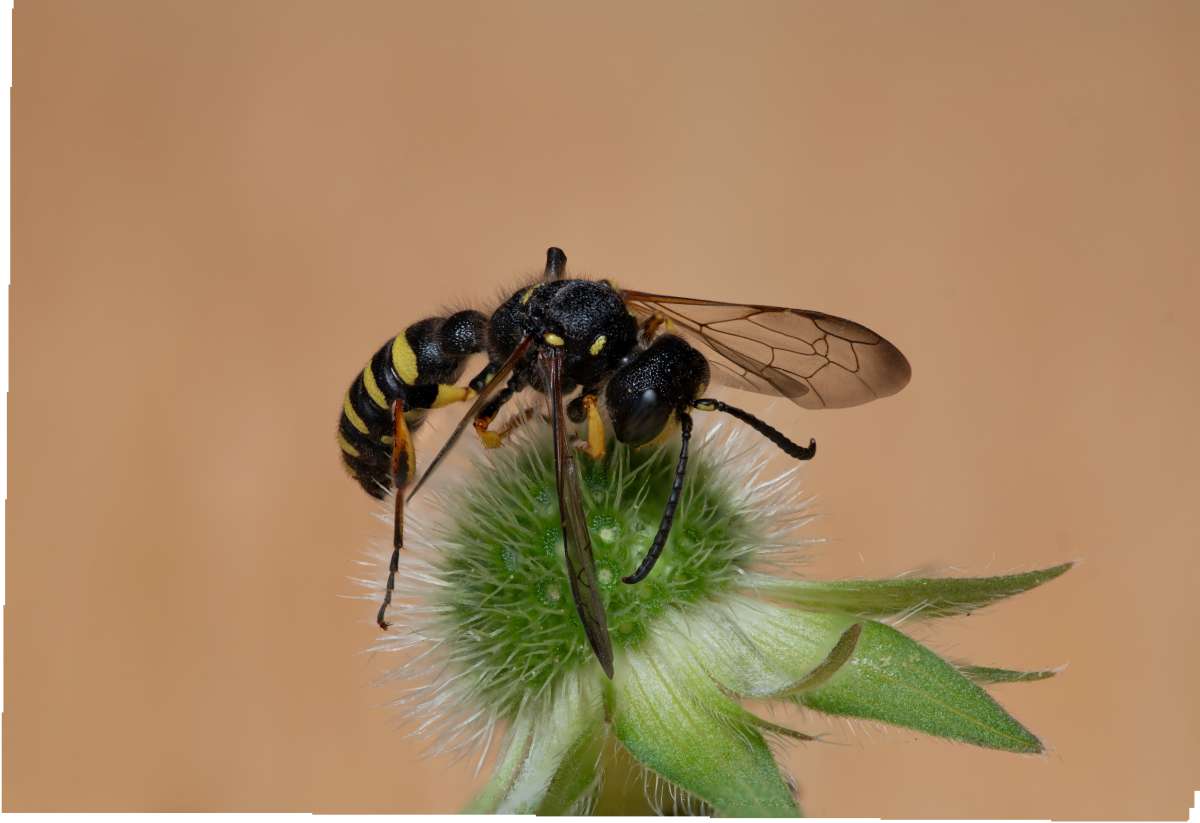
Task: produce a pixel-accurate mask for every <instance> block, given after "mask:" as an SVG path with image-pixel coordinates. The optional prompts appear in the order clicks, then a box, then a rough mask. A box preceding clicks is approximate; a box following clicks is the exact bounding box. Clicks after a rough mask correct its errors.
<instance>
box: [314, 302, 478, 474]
mask: <svg viewBox="0 0 1200 823" xmlns="http://www.w3.org/2000/svg"><path fill="white" fill-rule="evenodd" d="M485 324H486V319H485V318H484V316H483V315H482V314H480V313H479V312H477V311H462V312H458V313H456V314H453V315H451V316H450V317H448V318H442V317H429V318H426V319H424V320H420V321H418V322H416V323H413V324H412V325H411V326H409V327H408V328H407V329H405V330H404V331H403V332H402V333H401V334H398V335H396V336H395V337H393V338H392V339H391V340H388V341H387V342H386V343H384V344H383V345H382V346H380V347H379V350H378V351H376V352H375V354H374V356H372V357H371V359H370V361H369V362H368V363H367V365H366V366H365V367H364V368H363V370H362V371H361V372H360V373H359V374H358V376H357V377H355V378H354V382H352V383H351V384H350V388H349V389H348V390H347V391H346V396H345V399H344V400H343V402H342V415H341V418H340V420H339V421H338V438H337V439H338V445H339V446H340V447H341V450H342V461H343V462H344V463H345V464H346V468H347V469H348V470H349V472H350V474H351V475H352V476H353V477H354V479H355V480H357V481H358V482H359V485H361V486H362V487H363V489H364V490H365V491H366V492H367V493H368V494H370V495H371V496H373V497H383V496H384V495H385V494H387V492H388V490H389V489H390V488H391V487H392V482H393V480H398V481H399V482H401V483H403V482H405V481H406V480H407V479H408V478H407V477H400V478H393V476H392V446H393V437H394V432H395V422H396V421H395V419H394V417H393V408H394V407H395V405H396V403H397V401H400V403H401V407H402V408H403V409H404V417H405V422H406V423H407V425H408V429H409V430H410V431H413V430H415V429H417V428H419V427H420V425H421V423H422V422H424V419H425V410H426V409H429V408H432V407H434V406H435V405H438V404H439V401H440V397H439V393H440V389H439V386H441V385H443V384H448V383H453V382H454V381H455V380H457V379H458V378H459V377H460V376H461V374H462V370H463V366H464V365H465V363H466V358H467V357H468V356H469V355H471V354H474V353H475V352H479V351H482V350H483V346H484V333H485V332H484V329H485ZM399 470H400V471H401V472H405V473H407V471H408V464H407V462H406V461H403V460H401V461H399Z"/></svg>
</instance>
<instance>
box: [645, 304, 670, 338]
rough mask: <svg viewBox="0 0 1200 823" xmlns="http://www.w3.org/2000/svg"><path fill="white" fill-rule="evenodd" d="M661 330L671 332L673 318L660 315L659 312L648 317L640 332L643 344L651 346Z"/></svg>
mask: <svg viewBox="0 0 1200 823" xmlns="http://www.w3.org/2000/svg"><path fill="white" fill-rule="evenodd" d="M660 329H666V330H667V331H670V330H671V318H669V317H667V316H666V315H665V314H660V313H659V312H655V313H654V314H652V315H650V316H649V317H647V318H646V320H645V322H643V323H642V328H641V330H640V332H639V333H640V335H641V339H642V343H643V344H649V343H650V341H651V340H653V339H654V338H655V336H656V335H657V334H658V332H659V330H660Z"/></svg>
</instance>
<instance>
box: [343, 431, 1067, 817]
mask: <svg viewBox="0 0 1200 823" xmlns="http://www.w3.org/2000/svg"><path fill="white" fill-rule="evenodd" d="M701 439H702V441H703V442H700V443H698V444H697V447H696V448H695V457H694V458H693V461H692V464H691V466H690V468H689V474H688V477H687V481H686V485H685V487H684V493H683V497H682V500H681V503H680V506H679V509H678V512H677V515H676V521H675V525H674V528H673V529H672V532H671V537H670V540H669V541H668V543H667V546H666V549H665V551H664V552H663V555H662V558H661V560H660V561H659V563H658V565H657V566H656V567H655V569H654V571H653V572H652V573H651V574H650V576H649V577H648V578H647V579H646V580H644V581H642V582H641V583H637V584H635V585H628V584H625V583H623V582H622V581H621V578H622V577H623V576H625V575H627V574H629V573H630V572H631V571H632V570H633V569H635V568H636V567H637V565H638V563H639V561H640V560H641V558H642V556H643V554H644V553H645V551H646V548H647V547H648V546H649V544H650V541H651V539H652V537H653V535H654V532H655V530H656V529H657V527H658V521H659V518H660V516H661V513H662V511H663V507H664V505H665V501H666V498H667V495H668V493H669V491H670V487H671V481H672V477H673V470H674V466H675V449H674V448H672V447H671V446H670V445H665V446H664V445H660V446H652V447H646V448H640V449H631V448H628V447H625V446H623V445H621V444H619V443H615V442H610V445H609V449H608V454H607V456H606V457H605V458H604V459H602V460H599V461H592V460H590V459H589V458H587V457H586V456H584V455H582V454H581V455H579V456H577V460H578V461H579V465H580V469H581V476H582V479H583V487H584V502H585V507H586V511H587V512H588V521H589V522H588V526H589V530H590V534H591V540H592V548H593V553H594V556H595V564H596V571H597V578H598V580H599V583H600V587H601V589H602V597H603V600H604V605H605V609H606V611H607V615H608V623H609V629H610V633H611V637H612V643H613V649H614V663H615V672H616V673H615V676H614V678H613V680H612V681H609V680H608V679H607V678H606V677H605V675H604V673H603V671H602V670H601V668H600V666H599V664H598V663H597V661H596V660H595V658H594V656H593V654H592V652H591V649H590V647H589V645H588V642H587V639H586V637H585V635H584V632H583V628H582V626H581V624H580V622H579V618H578V616H577V614H576V610H575V606H574V604H573V602H572V599H571V591H570V587H569V585H568V581H567V578H566V572H565V568H564V562H563V546H562V528H561V524H560V521H559V512H558V502H557V497H556V494H555V478H554V460H553V453H552V448H551V444H550V438H549V436H548V435H547V433H546V432H545V431H544V430H543V429H540V428H539V427H530V430H529V431H527V432H525V433H524V434H522V435H521V436H519V437H516V438H514V439H513V440H512V441H510V442H509V443H507V444H506V445H505V447H504V448H501V449H498V450H495V451H492V452H487V453H486V454H485V455H478V454H477V456H476V457H475V458H474V460H473V465H472V466H471V467H470V468H469V469H466V470H465V471H464V472H461V473H460V475H459V478H458V479H456V480H451V481H450V483H449V484H448V485H442V486H441V487H439V488H437V489H435V490H434V493H433V495H432V497H433V498H434V499H433V504H434V505H432V506H426V507H425V508H424V509H421V508H420V507H418V508H417V510H416V511H414V514H415V515H416V516H415V517H413V518H412V519H411V520H410V523H412V524H413V526H414V528H413V529H411V531H410V534H412V536H413V539H411V540H410V543H409V547H408V548H406V551H405V552H403V553H402V555H401V563H400V571H399V575H398V578H397V588H396V597H395V601H394V607H393V616H394V618H395V620H396V625H395V626H394V628H393V630H392V632H390V633H389V634H387V635H385V636H384V637H383V638H382V639H381V640H380V641H379V642H378V643H377V645H376V647H375V648H376V649H378V650H385V651H395V652H401V653H403V654H404V656H405V658H406V659H405V662H404V663H403V665H402V666H401V667H400V668H399V669H397V670H396V671H395V672H394V673H393V674H392V675H390V676H389V678H388V679H389V680H392V679H406V680H409V681H411V683H412V687H411V688H410V689H409V690H408V691H407V692H406V693H404V695H403V696H402V697H401V698H399V699H398V700H397V703H398V704H399V705H401V706H403V707H404V708H405V709H406V710H408V711H409V712H411V713H412V715H413V717H414V721H415V728H416V731H417V732H418V733H421V734H426V735H430V736H431V737H433V738H434V739H435V740H436V741H437V742H436V746H435V748H437V749H438V750H442V751H447V750H467V749H470V748H473V747H479V748H481V749H484V750H486V747H487V746H488V744H490V742H491V741H493V740H494V739H495V738H496V737H497V731H498V730H499V729H501V728H503V729H504V735H503V742H502V744H501V752H500V755H499V758H498V760H497V762H496V764H495V767H494V773H493V775H492V778H491V780H490V782H489V783H488V785H487V787H486V788H485V789H484V790H483V792H482V793H481V794H480V795H479V796H478V797H477V798H476V799H475V801H474V802H473V803H472V804H471V806H470V807H469V809H470V810H471V811H477V812H493V811H499V812H513V813H523V812H536V813H540V814H564V813H578V812H581V811H591V810H594V809H596V808H597V804H599V807H601V808H603V807H604V805H605V801H604V798H606V797H608V796H609V793H607V792H606V791H605V786H604V783H605V774H606V773H611V772H614V770H616V771H620V772H621V773H622V774H625V772H626V771H627V770H628V769H633V770H634V771H635V772H639V773H640V774H641V775H643V776H644V777H645V778H646V785H647V787H648V791H647V794H648V796H649V797H650V798H651V800H652V805H653V806H654V808H657V809H659V810H664V811H675V812H678V811H705V812H716V813H720V814H722V815H739V816H756V815H770V816H783V815H795V814H798V813H799V809H798V807H797V805H796V802H795V800H794V797H793V791H792V783H791V782H790V780H789V779H787V778H786V777H785V776H784V774H783V773H782V772H781V771H780V769H779V766H778V764H777V763H776V760H775V758H774V757H773V754H772V751H771V749H770V748H769V746H768V740H772V741H774V740H784V739H799V740H812V739H813V738H811V737H809V736H808V735H805V734H803V733H801V732H798V731H794V730H791V729H788V728H784V727H782V726H779V725H777V724H775V723H773V722H770V721H767V720H764V719H762V718H760V717H758V716H757V715H755V714H753V713H751V712H750V711H748V710H747V709H746V708H745V707H744V706H743V705H742V703H741V702H740V698H758V699H770V700H778V701H783V702H789V703H796V704H800V705H803V706H806V707H808V708H810V709H814V710H817V711H821V712H827V713H830V714H837V715H844V716H851V717H860V718H868V719H871V720H876V721H881V722H884V723H890V724H895V725H900V726H905V727H908V728H912V729H917V730H920V731H923V732H926V733H928V734H932V735H937V736H941V737H946V738H951V739H954V740H959V741H963V742H968V743H973V744H976V745H979V746H986V747H990V748H996V749H1006V750H1009V751H1014V752H1040V751H1041V750H1042V744H1041V742H1040V741H1039V740H1038V739H1037V738H1036V737H1034V736H1033V735H1032V734H1031V733H1030V732H1029V731H1027V730H1026V729H1025V728H1024V727H1023V726H1022V725H1021V724H1019V723H1018V722H1017V721H1016V720H1014V719H1013V718H1012V717H1011V716H1010V715H1008V714H1007V713H1006V712H1005V711H1004V710H1003V709H1002V708H1001V707H1000V706H999V705H998V704H997V703H996V702H995V701H994V700H993V699H992V698H991V697H990V696H988V694H987V693H986V692H984V691H983V690H982V689H981V688H980V686H979V685H977V684H978V683H987V682H1001V681H1004V682H1011V681H1013V680H1032V679H1038V678H1039V677H1044V676H1049V674H1051V673H1052V672H1049V671H1041V672H1033V673H1021V672H1012V671H1008V670H1004V669H994V668H985V667H962V668H960V667H957V666H955V665H952V664H950V663H948V662H946V661H944V660H942V659H941V658H940V657H938V656H937V655H936V654H934V653H933V652H931V651H930V650H929V649H927V648H925V647H924V646H922V645H920V644H918V643H917V642H915V641H913V640H912V639H910V638H908V637H907V636H906V635H904V634H903V633H901V632H900V631H898V630H896V629H895V628H893V627H891V626H889V625H887V624H886V623H885V622H879V621H881V620H886V619H887V618H888V617H892V616H896V615H904V616H906V617H908V618H910V619H911V618H913V617H917V618H919V617H941V616H945V615H950V614H958V613H962V612H966V611H969V610H971V609H975V608H980V607H982V606H985V605H987V604H988V603H990V602H993V601H995V600H997V599H1000V598H1002V597H1007V596H1010V595H1013V594H1017V593H1019V592H1021V591H1025V590H1027V589H1029V588H1032V587H1034V586H1036V585H1040V584H1041V583H1044V582H1046V581H1048V580H1050V579H1052V578H1053V577H1056V576H1058V575H1059V574H1062V573H1063V572H1064V571H1066V569H1067V568H1068V567H1069V564H1067V565H1062V566H1056V567H1053V568H1051V569H1046V570H1044V571H1040V572H1032V573H1028V574H1024V575H1009V576H1004V577H990V578H972V579H966V580H952V579H911V578H904V579H899V580H878V581H843V582H818V581H811V580H799V579H794V578H791V577H785V576H780V572H781V571H786V570H787V567H788V561H789V559H791V558H793V557H794V556H795V554H796V552H797V550H798V549H800V548H803V547H804V546H805V545H808V544H811V543H812V542H814V541H813V540H812V539H809V538H803V537H799V536H798V535H797V531H798V529H799V528H800V527H802V526H803V525H805V524H806V523H807V522H808V520H809V519H810V515H809V513H808V511H807V510H806V506H805V500H804V499H803V497H802V496H801V494H800V492H799V489H798V488H797V476H796V469H792V470H791V471H788V472H785V473H783V474H781V475H776V476H774V477H771V476H768V474H767V472H766V464H767V460H768V458H770V457H772V456H773V452H771V451H770V449H769V445H767V444H765V443H764V441H761V440H758V439H756V438H755V436H753V434H749V435H748V434H747V433H745V432H744V431H743V430H738V429H734V430H732V431H730V430H729V429H727V428H725V427H724V426H722V425H720V424H718V425H717V426H714V427H712V428H710V429H709V430H708V431H707V433H706V434H705V435H704V436H703V438H701ZM768 572H770V573H768ZM380 580H382V575H379V576H378V578H377V579H371V580H369V581H364V582H365V583H366V584H367V585H368V586H370V587H371V588H372V590H373V596H376V595H377V593H378V590H379V581H380ZM480 762H482V758H481V760H480ZM622 779H624V778H623V777H622ZM607 810H608V811H618V812H619V811H637V810H636V809H628V808H614V809H607Z"/></svg>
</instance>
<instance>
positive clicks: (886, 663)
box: [795, 621, 1042, 752]
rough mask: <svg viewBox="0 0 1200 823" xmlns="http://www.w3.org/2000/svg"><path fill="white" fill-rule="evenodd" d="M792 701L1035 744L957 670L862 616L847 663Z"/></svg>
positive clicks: (999, 743)
mask: <svg viewBox="0 0 1200 823" xmlns="http://www.w3.org/2000/svg"><path fill="white" fill-rule="evenodd" d="M795 700H796V701H797V702H799V703H801V704H802V705H804V706H808V707H809V708H812V709H816V710H817V711H822V712H825V713H827V714H836V715H848V716H851V717H863V718H868V719H871V720H879V721H882V722H884V723H892V724H894V725H897V726H905V727H908V728H910V729H916V730H917V731H922V732H926V733H927V734H932V735H937V736H938V737H946V738H950V739H952V740H960V741H962V742H964V743H973V744H975V745H977V746H985V747H987V748H992V749H1004V750H1006V751H1013V752H1040V751H1042V744H1041V741H1039V740H1038V739H1037V738H1036V737H1034V736H1033V734H1031V733H1030V732H1029V731H1028V730H1027V729H1026V728H1025V727H1024V726H1022V725H1021V724H1020V723H1018V722H1017V721H1016V720H1014V719H1013V718H1012V716H1010V715H1009V714H1008V713H1007V712H1006V711H1004V709H1002V708H1001V707H1000V704H998V703H997V702H996V701H995V700H993V699H992V697H991V696H990V695H988V693H987V692H985V691H984V690H983V689H981V688H979V686H977V685H975V684H974V683H972V682H971V681H970V680H968V679H967V678H966V677H965V676H963V674H962V673H960V672H959V670H958V669H957V668H955V667H954V666H952V665H950V664H949V663H947V662H946V661H944V660H942V659H941V658H940V657H938V656H937V655H936V654H934V653H933V652H931V651H930V650H929V649H927V648H925V647H924V646H922V645H921V644H920V643H917V642H916V641H914V640H912V639H911V638H909V637H907V636H905V635H904V634H901V633H900V632H898V631H896V630H895V629H893V628H891V627H890V626H885V625H883V624H882V623H876V622H874V621H868V622H865V623H864V624H863V632H862V636H861V637H860V638H859V641H858V647H857V648H856V649H855V651H854V655H853V656H852V657H851V658H850V661H849V662H848V663H847V664H846V665H845V666H843V667H842V668H841V669H839V670H838V671H837V672H836V673H835V674H834V675H833V676H832V677H831V678H829V680H828V682H826V683H825V685H823V686H819V687H817V688H816V689H813V690H812V691H808V692H805V693H804V694H802V695H799V696H798V697H796V698H795Z"/></svg>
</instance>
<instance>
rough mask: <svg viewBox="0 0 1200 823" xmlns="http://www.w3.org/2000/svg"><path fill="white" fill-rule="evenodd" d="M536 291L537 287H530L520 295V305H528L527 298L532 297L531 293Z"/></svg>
mask: <svg viewBox="0 0 1200 823" xmlns="http://www.w3.org/2000/svg"><path fill="white" fill-rule="evenodd" d="M537 290H538V287H537V286H530V287H529V288H527V289H525V292H524V294H522V295H521V305H522V306H524V305H525V304H526V303H528V302H529V298H531V297H533V293H534V292H535V291H537Z"/></svg>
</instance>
